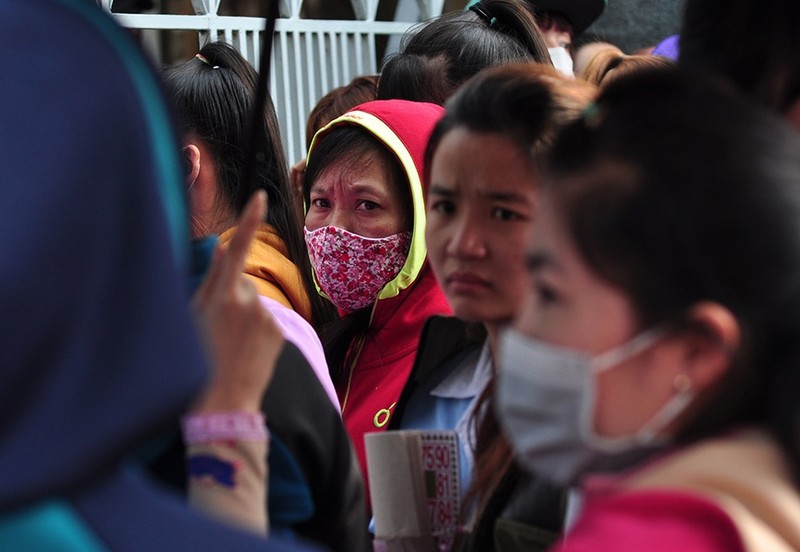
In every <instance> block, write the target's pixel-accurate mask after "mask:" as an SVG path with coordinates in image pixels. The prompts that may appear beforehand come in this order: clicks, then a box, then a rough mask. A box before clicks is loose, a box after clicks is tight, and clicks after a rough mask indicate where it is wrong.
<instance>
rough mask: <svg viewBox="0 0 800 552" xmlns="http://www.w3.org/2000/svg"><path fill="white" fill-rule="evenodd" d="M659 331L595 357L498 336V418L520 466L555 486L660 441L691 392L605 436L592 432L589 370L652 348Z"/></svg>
mask: <svg viewBox="0 0 800 552" xmlns="http://www.w3.org/2000/svg"><path fill="white" fill-rule="evenodd" d="M663 336H664V331H663V330H661V329H657V330H648V331H646V332H643V333H641V334H639V335H637V336H636V337H634V338H633V339H631V340H630V341H628V342H626V343H624V344H622V345H620V346H619V347H615V348H614V349H612V350H610V351H606V352H605V353H602V354H601V355H599V356H596V357H594V358H592V357H589V356H587V355H586V354H583V353H581V352H579V351H575V350H573V349H567V348H564V347H557V346H554V345H550V344H548V343H544V342H542V341H539V340H536V339H532V338H529V337H527V336H525V335H523V334H521V333H519V332H518V331H516V330H513V329H509V330H506V331H504V332H503V333H502V334H501V336H500V342H499V359H500V362H499V370H498V374H497V378H498V382H497V388H496V389H497V391H496V393H497V395H496V397H495V399H496V400H495V403H496V408H497V416H498V419H499V421H500V424H501V426H502V428H503V430H504V431H505V432H506V435H507V437H508V439H509V440H510V442H511V445H512V447H513V449H514V451H515V453H516V455H517V460H518V461H519V462H520V464H521V465H523V466H525V467H526V468H527V469H530V470H531V471H532V472H534V473H536V474H537V475H540V476H542V477H545V478H547V479H550V480H551V481H553V482H555V483H557V484H560V485H570V484H573V483H575V482H576V480H577V479H578V478H579V477H580V476H581V475H582V474H584V473H586V472H588V471H593V470H598V471H605V470H613V469H620V468H623V467H626V466H627V465H628V464H629V463H630V462H631V461H633V460H638V459H639V458H641V457H642V455H645V454H649V453H650V452H652V451H653V450H654V449H657V448H660V447H663V446H664V445H665V444H667V443H668V438H666V437H665V436H664V435H663V434H662V430H663V429H664V428H666V427H667V426H668V425H669V424H670V423H671V422H672V421H673V420H675V418H676V417H677V416H679V415H680V414H681V413H682V412H683V411H684V410H685V409H686V407H687V406H688V404H689V403H690V402H691V400H692V399H693V398H694V394H693V393H692V391H691V389H690V386H689V385H688V379H687V380H686V382H687V385H685V386H683V387H681V388H680V389H678V390H677V393H676V394H675V395H674V396H673V397H672V398H671V399H670V400H669V401H668V402H667V403H666V404H665V405H664V407H663V408H662V409H661V410H660V411H658V412H657V413H656V414H655V415H654V416H653V417H652V418H651V419H650V420H649V421H648V422H647V423H645V424H644V425H643V426H642V427H641V428H639V430H638V431H636V432H635V433H634V434H631V435H624V436H619V437H606V436H602V435H598V434H597V433H596V432H595V430H594V420H593V418H594V408H595V400H596V396H595V394H596V386H595V379H596V375H597V374H598V373H600V372H603V371H605V370H610V369H612V368H614V367H615V366H618V365H619V364H620V363H621V362H623V361H625V360H627V359H629V358H631V357H634V356H636V355H637V354H639V353H641V352H643V351H645V350H646V349H648V348H649V347H651V346H653V345H654V344H655V343H656V342H657V341H658V340H659V339H661V338H662V337H663Z"/></svg>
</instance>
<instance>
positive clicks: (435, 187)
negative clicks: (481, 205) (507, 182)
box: [430, 184, 530, 203]
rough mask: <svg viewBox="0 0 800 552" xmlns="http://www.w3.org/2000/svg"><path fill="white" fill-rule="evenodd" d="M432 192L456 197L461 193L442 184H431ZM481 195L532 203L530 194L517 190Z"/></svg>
mask: <svg viewBox="0 0 800 552" xmlns="http://www.w3.org/2000/svg"><path fill="white" fill-rule="evenodd" d="M430 193H431V194H436V195H440V196H445V197H455V196H458V195H460V193H459V192H457V191H456V190H454V189H452V188H447V187H445V186H442V185H441V184H431V188H430ZM479 195H480V197H482V198H486V199H490V200H492V201H502V202H504V203H515V202H518V203H530V200H529V198H528V196H526V195H525V194H520V193H517V192H493V191H488V192H480V193H479Z"/></svg>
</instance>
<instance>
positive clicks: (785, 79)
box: [678, 0, 800, 112]
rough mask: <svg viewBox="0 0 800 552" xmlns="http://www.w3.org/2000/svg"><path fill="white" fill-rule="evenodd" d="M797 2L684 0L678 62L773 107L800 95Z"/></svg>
mask: <svg viewBox="0 0 800 552" xmlns="http://www.w3.org/2000/svg"><path fill="white" fill-rule="evenodd" d="M798 45H800V2H787V1H786V0H688V1H687V3H686V6H685V11H684V16H683V26H682V28H681V37H680V54H679V58H678V63H679V64H680V65H681V66H683V67H686V68H688V69H692V70H696V71H698V72H708V73H711V74H714V75H720V76H723V77H725V78H727V79H730V80H731V81H732V82H733V83H735V84H736V86H738V87H739V88H741V89H742V90H743V91H744V92H745V93H746V94H747V95H748V96H750V97H751V98H753V99H754V100H756V101H758V102H760V103H762V104H764V105H766V106H768V107H771V108H772V109H775V110H777V111H779V112H783V111H785V110H786V109H787V108H789V107H790V105H791V104H792V103H793V102H795V101H797V100H798V99H800V56H799V55H798V54H797V49H798Z"/></svg>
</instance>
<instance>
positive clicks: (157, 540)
mask: <svg viewBox="0 0 800 552" xmlns="http://www.w3.org/2000/svg"><path fill="white" fill-rule="evenodd" d="M143 477H144V476H143V475H141V474H140V473H138V472H136V471H132V470H128V471H126V472H119V473H116V474H114V475H113V476H111V477H109V478H108V479H107V480H106V481H103V482H102V484H100V485H98V486H97V487H96V488H92V489H89V490H87V491H85V492H82V493H80V495H79V496H76V497H72V502H73V504H74V506H75V508H76V509H77V511H78V512H79V513H80V514H81V516H82V517H83V518H84V519H86V520H87V522H88V523H89V525H91V526H92V527H93V528H94V530H95V531H96V533H97V535H98V536H99V537H100V538H101V539H102V541H103V542H105V543H106V544H107V545H108V547H109V549H110V550H115V551H126V550H131V551H140V550H193V551H194V550H220V551H222V550H232V551H234V550H235V551H237V552H238V551H239V550H261V551H262V552H272V551H283V550H285V551H287V552H291V551H297V552H301V551H303V550H310V549H309V548H307V547H306V546H304V545H303V544H300V543H287V542H283V541H276V540H274V539H273V540H271V541H268V542H265V541H263V540H261V539H257V538H253V537H250V536H249V535H244V534H242V535H239V534H236V533H234V532H233V531H231V530H229V529H227V528H225V527H222V526H220V525H217V524H215V523H209V522H208V521H207V520H203V519H201V518H200V517H199V516H198V515H197V514H195V513H194V512H191V511H189V510H188V509H187V508H186V507H185V505H184V504H182V503H181V502H180V501H178V500H176V499H175V497H174V496H172V495H170V494H168V493H167V492H166V491H161V490H158V489H155V488H154V487H152V486H151V485H149V484H148V482H147V481H146V480H145V479H143Z"/></svg>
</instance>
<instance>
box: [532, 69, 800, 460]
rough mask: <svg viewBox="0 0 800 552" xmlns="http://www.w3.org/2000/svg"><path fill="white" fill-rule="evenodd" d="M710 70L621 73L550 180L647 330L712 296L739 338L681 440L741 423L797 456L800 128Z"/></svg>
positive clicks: (587, 252)
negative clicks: (734, 324) (724, 83)
mask: <svg viewBox="0 0 800 552" xmlns="http://www.w3.org/2000/svg"><path fill="white" fill-rule="evenodd" d="M704 77H705V76H704V75H701V74H689V73H686V72H682V71H678V70H673V69H664V70H660V71H646V72H642V73H637V74H635V75H629V76H627V77H625V78H621V79H618V80H617V81H615V82H613V83H611V84H610V85H609V86H608V88H607V89H606V90H605V92H604V93H603V94H602V96H601V97H600V98H599V100H598V102H597V104H596V105H595V106H594V108H592V109H591V110H590V111H589V113H588V114H587V115H586V116H585V117H584V118H582V119H581V120H579V121H578V122H576V123H574V124H572V125H570V126H569V127H567V128H566V129H565V131H564V132H563V133H562V134H561V135H560V137H559V138H558V139H557V141H556V144H555V145H554V147H553V149H552V152H551V155H550V157H549V163H548V167H547V171H546V175H547V176H546V178H545V179H544V184H543V185H544V188H545V189H546V190H547V193H548V194H550V196H551V197H553V198H554V201H555V205H556V208H557V209H558V210H559V212H560V213H561V214H562V216H563V217H564V220H565V221H566V225H567V228H568V229H569V232H570V234H571V236H572V238H573V240H574V242H575V244H576V246H577V248H578V250H579V252H580V253H581V255H582V257H583V259H584V260H585V262H586V263H587V264H588V265H589V267H590V268H591V269H592V270H593V271H594V272H595V273H596V274H597V275H598V276H599V277H600V278H603V279H604V280H606V281H607V282H609V283H610V284H611V285H613V286H615V287H616V288H618V289H620V290H623V292H624V293H626V294H627V295H628V296H629V297H630V299H631V302H632V304H633V306H634V309H635V312H636V315H637V317H638V322H639V324H640V325H641V327H649V326H653V325H655V324H664V323H666V324H670V323H672V324H673V325H674V326H675V327H676V328H677V329H679V330H680V329H683V330H684V331H691V328H685V327H684V328H681V326H682V324H685V323H686V321H687V313H688V311H689V309H690V308H691V307H692V306H693V305H695V304H697V303H699V302H701V301H712V302H717V303H719V304H721V305H723V306H725V307H726V308H727V309H728V310H730V311H731V312H732V313H733V315H734V316H735V317H736V319H737V321H738V324H739V326H740V330H741V336H742V339H741V346H740V347H739V348H738V349H737V351H735V352H734V353H733V356H732V361H731V366H730V369H729V370H728V372H727V373H726V375H725V376H723V379H722V381H721V382H720V383H719V384H718V385H717V386H715V388H713V389H711V390H710V392H709V393H708V394H707V396H706V397H705V400H704V401H703V402H702V403H701V404H700V405H699V406H698V408H697V409H696V410H694V411H692V412H690V415H691V416H690V419H689V420H687V421H686V423H685V425H684V429H683V431H682V434H681V435H679V439H681V440H689V439H696V438H701V437H706V436H710V435H714V434H716V433H719V432H720V431H724V430H726V429H729V428H731V427H735V426H736V425H738V424H742V423H753V424H758V425H760V426H762V427H764V428H766V429H767V430H769V431H771V432H772V433H773V434H774V435H775V436H776V437H777V438H778V440H779V442H780V443H781V444H782V445H783V447H784V448H785V450H787V451H788V452H789V453H790V455H791V458H792V462H793V464H794V466H795V467H797V466H800V449H798V443H797V435H798V429H800V427H798V411H797V406H796V405H797V404H798V403H797V394H798V393H800V369H799V368H798V367H800V185H799V184H800V156H799V155H798V151H800V137H798V136H797V134H796V132H795V131H794V130H793V129H791V128H790V127H788V125H787V124H786V123H784V122H783V121H781V120H780V119H779V118H778V117H776V116H775V115H774V114H772V113H769V112H766V111H765V110H763V109H761V108H759V107H758V106H756V105H753V104H752V102H750V101H747V100H746V99H744V98H742V97H739V96H738V95H737V94H734V93H733V91H732V90H729V89H726V88H724V87H723V86H721V85H720V83H713V82H709V81H708V79H707V78H704Z"/></svg>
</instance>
